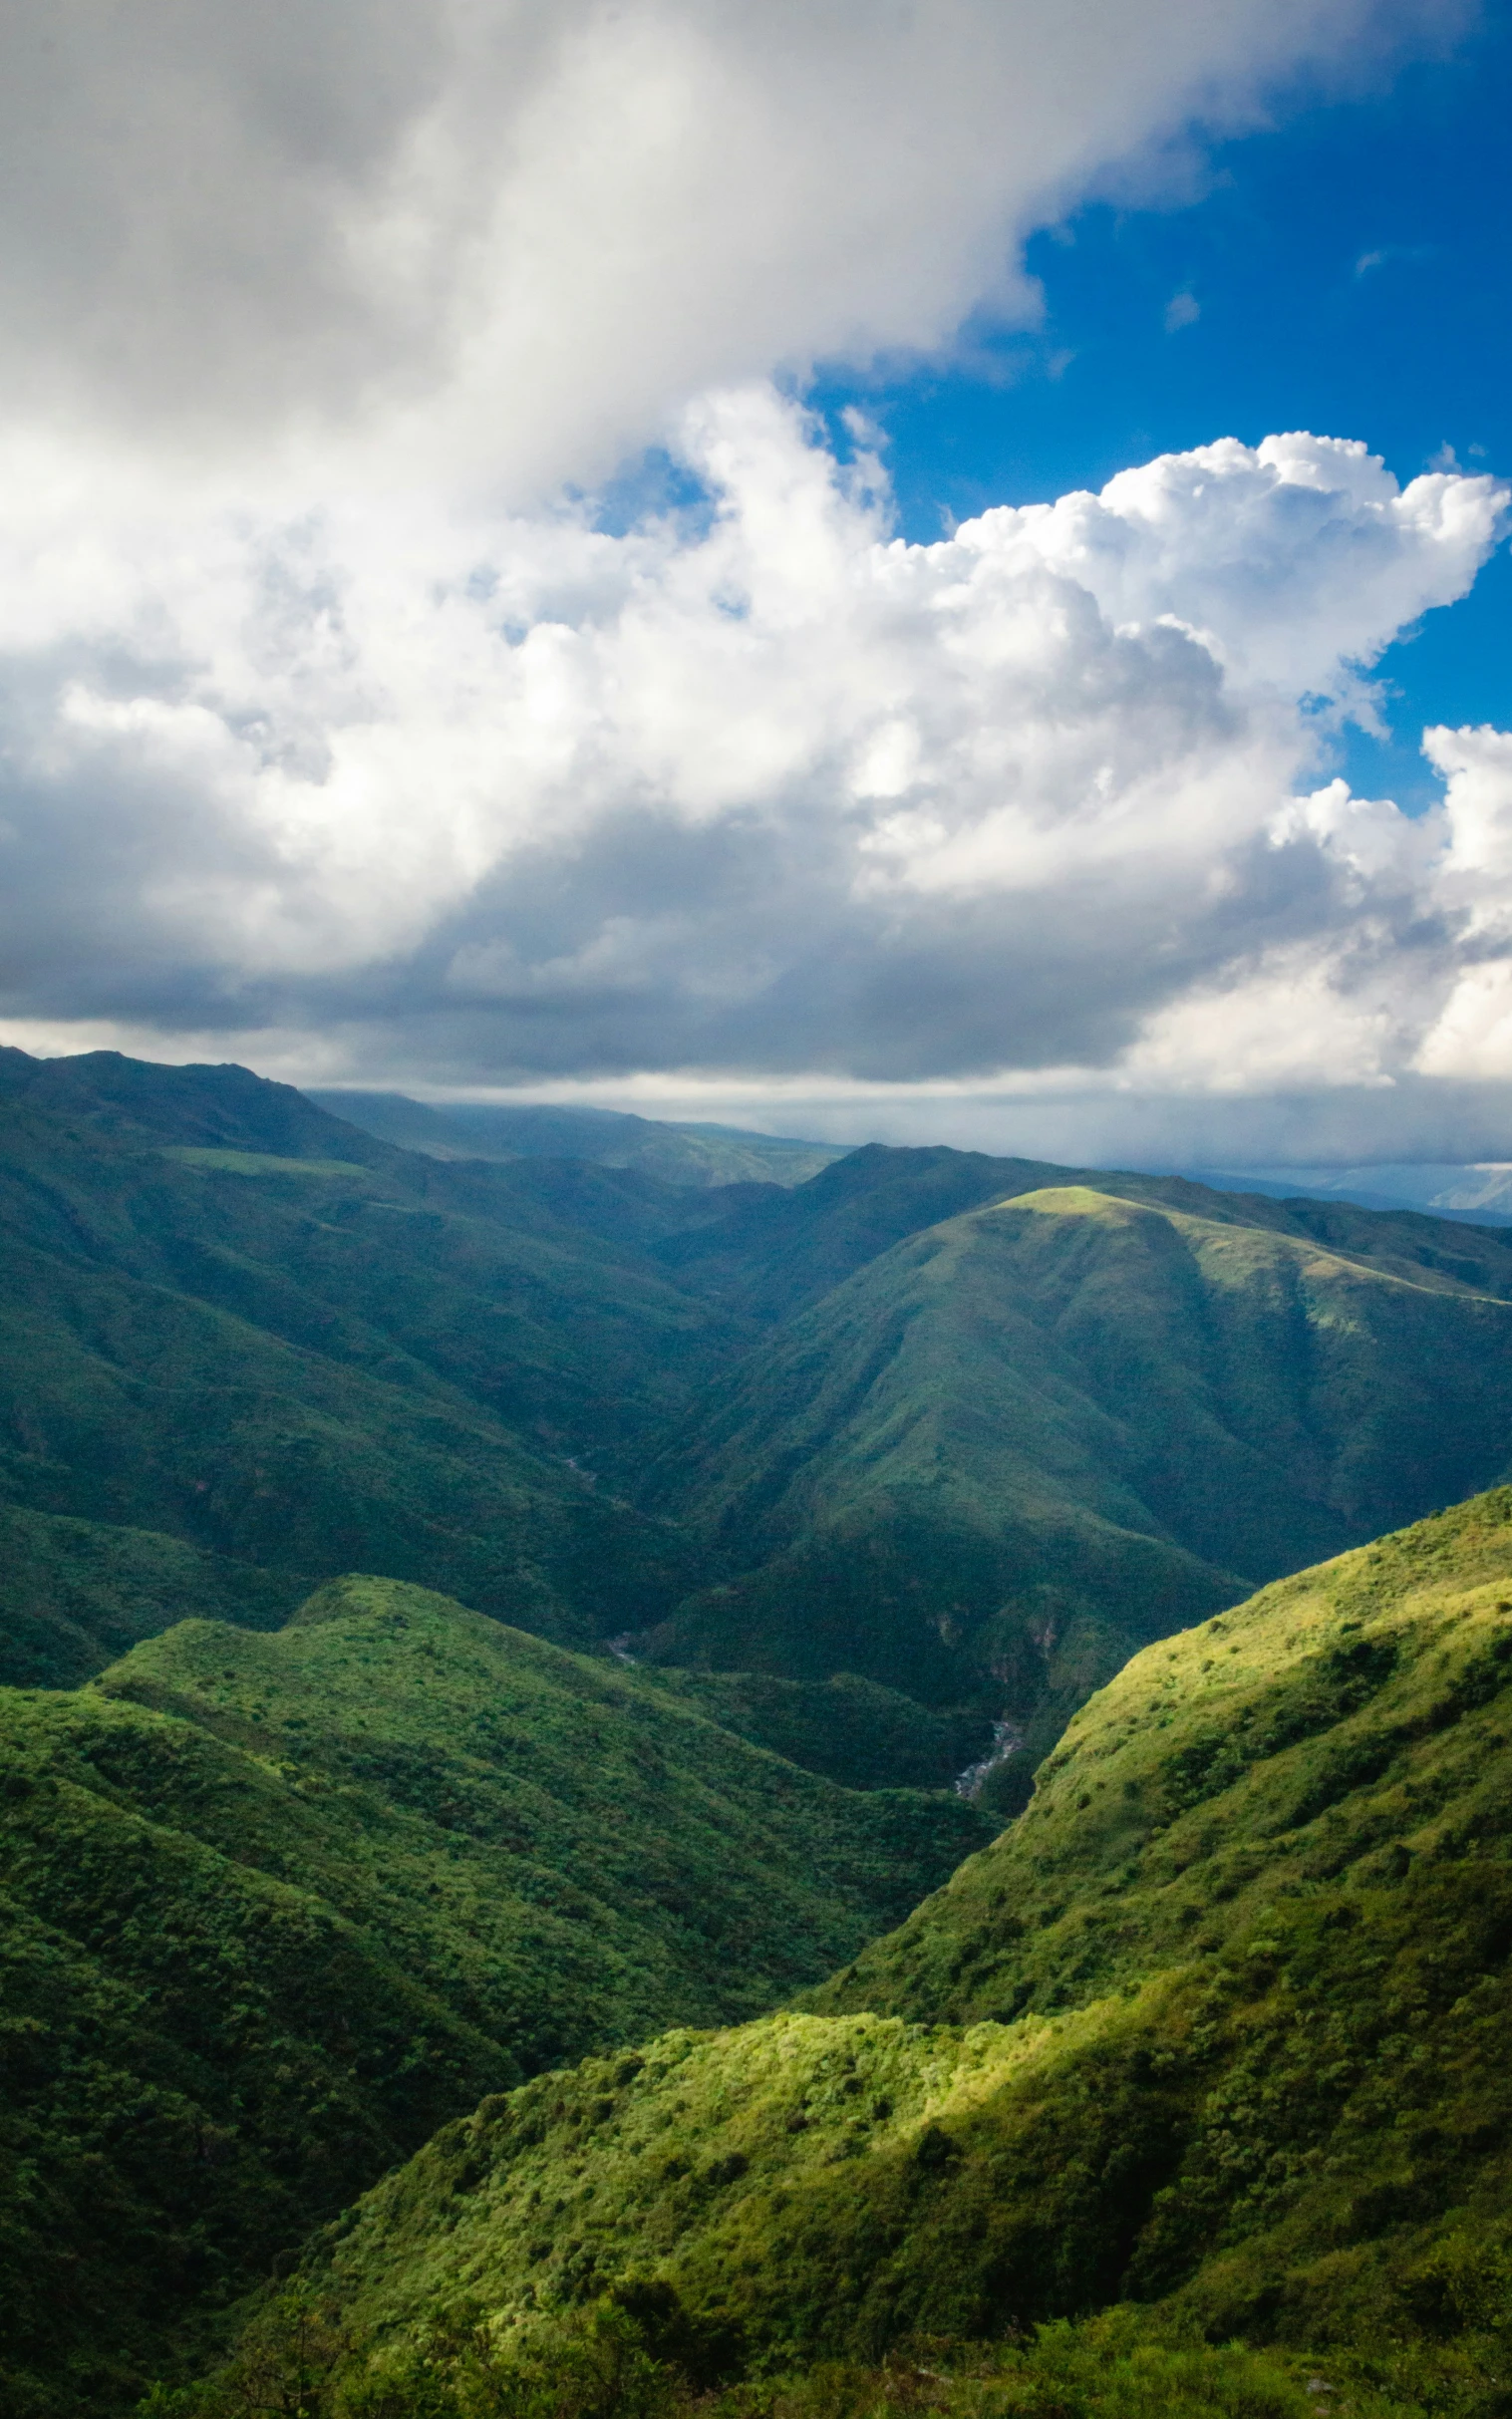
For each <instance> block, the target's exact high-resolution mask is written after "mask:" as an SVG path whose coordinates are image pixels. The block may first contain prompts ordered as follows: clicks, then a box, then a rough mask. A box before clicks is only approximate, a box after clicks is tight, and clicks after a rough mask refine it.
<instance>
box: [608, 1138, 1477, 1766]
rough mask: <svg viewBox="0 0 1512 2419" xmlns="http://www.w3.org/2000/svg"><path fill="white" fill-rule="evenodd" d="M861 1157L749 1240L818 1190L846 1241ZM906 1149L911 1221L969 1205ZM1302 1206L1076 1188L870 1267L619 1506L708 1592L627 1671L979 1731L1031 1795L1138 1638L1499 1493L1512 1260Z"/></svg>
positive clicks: (894, 1206)
mask: <svg viewBox="0 0 1512 2419" xmlns="http://www.w3.org/2000/svg"><path fill="white" fill-rule="evenodd" d="M866 1156H867V1154H864V1153H858V1154H856V1157H855V1158H854V1159H852V1160H850V1161H847V1162H845V1163H843V1165H842V1166H841V1167H839V1168H836V1169H833V1170H831V1171H829V1174H828V1175H827V1176H825V1177H823V1178H820V1179H818V1180H817V1181H816V1182H815V1183H814V1184H812V1185H809V1186H807V1187H805V1188H804V1190H803V1193H801V1194H799V1195H797V1196H795V1197H794V1199H793V1201H792V1204H791V1207H789V1205H788V1204H787V1203H786V1202H783V1203H781V1204H779V1205H773V1207H772V1208H771V1209H770V1210H763V1212H762V1216H763V1219H764V1220H765V1221H766V1223H767V1224H768V1226H769V1224H770V1222H771V1220H772V1219H773V1218H775V1217H776V1216H777V1215H778V1214H780V1215H781V1217H782V1218H783V1220H784V1221H785V1223H786V1225H787V1228H788V1230H789V1234H790V1235H791V1233H792V1230H793V1228H794V1225H795V1215H794V1213H795V1212H796V1211H797V1209H798V1207H799V1205H800V1204H802V1205H803V1206H804V1207H807V1208H811V1203H812V1200H813V1198H815V1197H816V1196H817V1195H818V1194H819V1192H820V1191H821V1189H828V1190H830V1191H831V1192H836V1193H840V1194H841V1199H840V1203H839V1208H838V1211H837V1215H836V1216H835V1218H834V1219H832V1220H831V1221H829V1222H827V1225H826V1226H825V1227H824V1228H823V1229H821V1230H819V1231H821V1232H825V1233H828V1234H830V1235H831V1236H833V1235H834V1234H836V1233H837V1232H838V1233H839V1234H847V1233H854V1231H855V1229H856V1228H857V1226H858V1225H859V1223H860V1219H859V1218H858V1216H857V1208H858V1206H862V1207H864V1205H865V1204H866V1203H867V1202H868V1200H869V1195H868V1194H866V1193H860V1194H859V1196H858V1177H859V1175H860V1173H861V1172H862V1171H861V1169H860V1168H859V1167H858V1161H861V1160H864V1159H865V1158H866ZM899 1156H906V1155H904V1154H883V1155H882V1157H883V1159H884V1162H885V1164H884V1167H883V1169H882V1170H881V1173H882V1176H883V1179H884V1181H883V1187H882V1193H883V1199H882V1205H881V1206H882V1209H883V1211H884V1213H885V1215H884V1218H883V1220H882V1221H880V1222H879V1223H880V1224H881V1228H882V1232H884V1233H885V1231H886V1223H887V1222H888V1221H895V1220H896V1218H897V1214H898V1211H899V1208H900V1206H901V1204H900V1201H899V1193H900V1189H901V1188H900V1185H899V1181H898V1179H899V1176H900V1175H901V1174H904V1173H906V1172H907V1171H904V1170H897V1169H895V1167H894V1166H893V1165H892V1164H891V1162H892V1161H894V1160H895V1159H896V1158H897V1157H899ZM925 1156H926V1158H927V1164H926V1165H925V1166H924V1167H923V1168H922V1169H921V1170H920V1171H919V1175H920V1179H921V1189H922V1191H923V1192H924V1195H925V1204H924V1205H925V1207H926V1208H927V1209H931V1210H932V1209H935V1208H937V1207H938V1206H939V1205H940V1192H941V1189H942V1187H947V1188H950V1189H955V1188H958V1187H960V1186H961V1185H963V1184H966V1185H970V1186H979V1185H980V1184H982V1183H983V1182H984V1181H985V1178H986V1173H987V1169H985V1168H983V1167H980V1166H972V1165H969V1164H965V1165H961V1166H957V1165H956V1163H955V1158H954V1155H953V1154H929V1155H925ZM988 1164H989V1166H990V1163H988ZM1019 1172H1021V1173H1022V1171H1019ZM1033 1172H1036V1173H1038V1172H1041V1171H1033ZM995 1181H997V1182H1001V1171H995ZM841 1188H843V1192H842V1190H841ZM1164 1191H1170V1192H1173V1193H1174V1195H1175V1198H1174V1199H1173V1200H1167V1199H1165V1198H1162V1197H1160V1196H1161V1194H1162V1192H1164ZM1141 1192H1143V1193H1147V1194H1148V1195H1149V1196H1150V1197H1147V1198H1141V1197H1138V1196H1139V1194H1140V1193H1141ZM805 1195H807V1196H809V1200H808V1201H806V1202H805V1199H804V1196H805ZM1305 1206H1306V1205H1280V1204H1259V1205H1251V1204H1248V1203H1243V1204H1239V1205H1238V1206H1236V1205H1235V1203H1234V1202H1233V1200H1232V1199H1231V1198H1230V1199H1228V1200H1225V1199H1224V1197H1222V1196H1218V1195H1212V1194H1203V1193H1202V1192H1201V1191H1200V1190H1199V1188H1197V1187H1194V1186H1189V1185H1181V1184H1179V1183H1173V1184H1172V1185H1169V1186H1162V1185H1161V1184H1160V1183H1159V1182H1158V1181H1157V1180H1154V1179H1150V1180H1142V1181H1141V1180H1136V1179H1125V1178H1121V1177H1105V1178H1102V1179H1100V1180H1099V1182H1098V1184H1097V1186H1096V1187H1095V1188H1094V1187H1093V1186H1091V1185H1089V1184H1087V1183H1085V1182H1083V1183H1078V1184H1061V1185H1056V1186H1039V1187H1037V1188H1035V1189H1031V1190H1027V1191H1020V1192H1016V1193H1013V1194H1011V1195H1009V1196H1008V1197H1006V1198H1005V1197H1001V1196H1000V1197H998V1198H995V1199H993V1200H991V1201H990V1202H988V1203H986V1204H984V1205H982V1206H979V1207H973V1208H970V1209H967V1210H965V1211H962V1212H958V1213H956V1214H954V1215H951V1216H948V1217H944V1218H940V1219H938V1220H936V1221H933V1222H931V1223H929V1224H927V1225H926V1226H924V1227H923V1228H922V1229H921V1230H919V1231H915V1232H913V1233H911V1234H908V1235H906V1236H905V1237H903V1238H902V1239H900V1240H898V1241H896V1242H893V1243H891V1244H890V1245H888V1246H886V1247H885V1248H881V1249H879V1250H877V1251H876V1252H875V1253H874V1254H873V1256H872V1257H870V1258H869V1259H867V1260H865V1261H864V1262H863V1263H862V1265H861V1266H860V1267H859V1268H858V1269H856V1270H855V1272H854V1273H853V1274H850V1275H848V1276H845V1277H843V1278H842V1279H840V1281H839V1282H837V1283H836V1284H834V1285H832V1286H831V1287H830V1288H829V1290H827V1291H826V1292H824V1293H822V1294H821V1295H820V1296H819V1298H818V1300H817V1301H816V1302H813V1303H812V1304H811V1305H810V1306H809V1307H808V1308H806V1309H801V1310H798V1311H796V1312H795V1313H793V1314H792V1315H791V1316H789V1317H788V1318H787V1319H786V1320H785V1321H784V1322H783V1324H782V1325H780V1326H779V1327H778V1328H777V1329H776V1330H775V1331H774V1332H773V1333H772V1334H770V1335H769V1337H768V1339H767V1340H766V1341H764V1342H763V1343H761V1344H759V1345H757V1346H756V1347H755V1348H754V1349H753V1350H752V1351H751V1352H749V1353H748V1354H747V1355H746V1356H745V1357H744V1358H742V1359H741V1360H740V1361H737V1362H735V1363H733V1364H732V1365H731V1366H730V1367H729V1368H728V1369H727V1370H725V1371H723V1372H720V1373H718V1374H717V1375H716V1376H715V1377H714V1378H712V1379H711V1381H710V1382H709V1384H708V1385H707V1386H706V1387H705V1388H704V1389H703V1391H702V1393H701V1395H700V1399H699V1402H698V1406H697V1410H696V1413H695V1414H692V1415H690V1416H689V1418H688V1419H687V1421H686V1423H685V1425H684V1427H683V1430H682V1433H681V1434H680V1435H678V1436H677V1437H676V1438H675V1439H674V1440H673V1441H672V1442H670V1443H669V1444H668V1445H667V1446H666V1447H664V1449H663V1452H662V1454H661V1455H660V1457H659V1459H658V1461H657V1462H656V1463H655V1464H654V1465H653V1469H652V1472H651V1474H650V1477H649V1479H648V1481H647V1483H646V1486H645V1487H644V1489H643V1493H642V1501H643V1502H644V1503H645V1504H647V1505H648V1506H649V1507H651V1508H654V1509H656V1510H659V1511H662V1512H664V1513H667V1514H668V1515H675V1516H676V1517H677V1518H678V1519H679V1520H680V1521H681V1522H682V1523H684V1524H685V1525H686V1526H687V1527H688V1528H689V1529H690V1530H691V1531H692V1532H693V1534H694V1535H696V1536H698V1537H700V1538H702V1539H704V1540H706V1541H707V1548H708V1552H709V1554H710V1556H711V1558H717V1559H718V1560H719V1561H721V1562H723V1564H724V1566H725V1571H726V1573H727V1574H728V1576H725V1577H723V1578H722V1580H721V1584H720V1585H718V1586H717V1587H715V1588H714V1589H711V1590H708V1591H706V1592H704V1593H702V1594H698V1595H695V1596H694V1597H692V1598H691V1599H690V1600H688V1601H687V1602H686V1603H685V1604H684V1605H683V1606H682V1607H680V1608H679V1610H678V1612H677V1613H676V1614H675V1615H674V1617H673V1618H672V1620H671V1621H670V1622H669V1623H668V1624H667V1625H666V1626H665V1627H663V1628H662V1629H661V1630H659V1631H657V1632H655V1633H653V1635H652V1637H651V1638H650V1640H649V1641H648V1649H649V1651H650V1652H651V1653H652V1654H653V1655H655V1656H656V1657H657V1658H658V1659H659V1660H665V1661H667V1662H668V1663H694V1664H705V1663H707V1664H710V1665H713V1666H715V1667H721V1666H723V1667H726V1668H747V1667H750V1668H756V1669H764V1670H774V1671H781V1672H786V1673H789V1674H803V1675H805V1676H820V1675H823V1674H825V1673H827V1672H833V1671H836V1670H848V1671H854V1672H859V1673H862V1674H865V1675H868V1676H870V1677H872V1678H875V1679H880V1680H886V1681H890V1682H891V1683H892V1684H894V1685H897V1684H900V1683H901V1684H902V1685H903V1686H905V1687H906V1688H908V1689H910V1690H911V1691H912V1692H913V1693H914V1694H916V1695H918V1696H919V1697H921V1698H922V1699H924V1700H925V1701H927V1702H935V1703H952V1702H961V1701H977V1702H979V1703H981V1704H982V1705H983V1706H984V1708H986V1707H988V1706H989V1705H990V1706H991V1707H992V1708H993V1709H994V1710H998V1709H1000V1708H1001V1709H1002V1710H1004V1711H1006V1712H1007V1713H1009V1714H1010V1715H1011V1716H1012V1717H1013V1719H1014V1720H1015V1722H1016V1723H1018V1724H1019V1725H1020V1726H1021V1727H1022V1730H1023V1734H1024V1743H1023V1745H1022V1747H1021V1749H1020V1753H1019V1766H1020V1770H1021V1771H1022V1772H1025V1773H1026V1774H1027V1771H1028V1770H1029V1769H1032V1768H1033V1765H1034V1763H1035V1762H1037V1761H1038V1759H1039V1755H1040V1754H1041V1753H1043V1752H1044V1751H1045V1749H1046V1748H1047V1747H1048V1746H1049V1745H1050V1744H1051V1743H1052V1741H1053V1739H1054V1737H1055V1736H1056V1735H1057V1734H1058V1730H1059V1728H1060V1726H1061V1725H1062V1723H1063V1721H1064V1720H1065V1718H1066V1716H1067V1714H1068V1713H1069V1711H1070V1710H1071V1709H1072V1708H1073V1706H1074V1705H1075V1704H1076V1703H1078V1702H1079V1701H1080V1700H1081V1699H1082V1698H1083V1697H1084V1696H1085V1695H1086V1694H1087V1693H1088V1691H1089V1689H1090V1688H1091V1687H1093V1686H1095V1685H1096V1684H1097V1683H1098V1682H1099V1681H1101V1680H1102V1679H1105V1678H1107V1677H1109V1676H1110V1675H1111V1673H1112V1672H1113V1671H1115V1670H1116V1669H1117V1668H1118V1667H1119V1665H1120V1664H1121V1663H1123V1662H1124V1661H1125V1659H1126V1658H1127V1656H1128V1655H1129V1654H1131V1653H1132V1652H1133V1651H1134V1650H1135V1649H1136V1648H1138V1647H1139V1646H1142V1645H1144V1644H1146V1643H1148V1641H1149V1640H1151V1639H1153V1638H1157V1637H1160V1636H1162V1635H1164V1634H1165V1633H1167V1632H1169V1631H1171V1630H1174V1629H1178V1628H1181V1627H1183V1626H1185V1625H1187V1624H1189V1623H1190V1622H1191V1621H1193V1620H1194V1619H1197V1618H1200V1617H1201V1616H1202V1615H1204V1614H1206V1613H1210V1612H1212V1611H1215V1610H1217V1609H1218V1608H1219V1607H1220V1606H1222V1605H1224V1604H1227V1603H1232V1602H1233V1601H1235V1599H1237V1598H1238V1597H1241V1596H1243V1595H1244V1594H1245V1593H1246V1591H1247V1589H1248V1588H1250V1587H1252V1586H1253V1585H1254V1584H1255V1583H1256V1582H1257V1581H1261V1580H1264V1579H1267V1578H1270V1577H1272V1576H1274V1575H1276V1574H1277V1573H1279V1572H1282V1571H1286V1570H1288V1569H1295V1568H1296V1567H1298V1566H1299V1565H1301V1564H1305V1563H1308V1562H1310V1561H1312V1560H1314V1559H1316V1558H1317V1557H1318V1556H1320V1555H1324V1554H1328V1553H1331V1552H1335V1551H1337V1550H1338V1549H1339V1548H1341V1547H1343V1546H1346V1545H1349V1544H1351V1543H1354V1542H1357V1541H1359V1540H1360V1539H1361V1538H1362V1537H1365V1536H1369V1535H1371V1534H1373V1533H1374V1532H1376V1531H1378V1530H1380V1529H1382V1528H1385V1527H1390V1526H1394V1525H1396V1524H1397V1523H1399V1522H1400V1521H1402V1520H1406V1519H1411V1518H1413V1517H1416V1516H1418V1515H1420V1514H1422V1513H1423V1512H1426V1511H1429V1510H1431V1509H1433V1508H1435V1507H1436V1506H1437V1505H1439V1504H1441V1503H1443V1502H1445V1501H1448V1500H1453V1499H1455V1498H1456V1497H1459V1496H1462V1495H1464V1494H1466V1493H1467V1492H1469V1491H1470V1490H1471V1489H1472V1488H1474V1487H1476V1486H1478V1485H1484V1484H1485V1483H1486V1482H1487V1481H1488V1480H1490V1479H1493V1478H1495V1477H1497V1476H1499V1475H1500V1474H1501V1472H1502V1471H1503V1469H1504V1468H1505V1466H1506V1463H1507V1458H1508V1446H1509V1439H1512V1304H1509V1302H1508V1301H1507V1300H1506V1299H1505V1297H1504V1295H1503V1294H1501V1293H1498V1292H1495V1291H1492V1290H1491V1288H1492V1286H1495V1287H1500V1288H1505V1287H1506V1286H1507V1282H1508V1277H1509V1274H1512V1254H1509V1253H1508V1251H1507V1248H1506V1246H1504V1245H1503V1244H1502V1243H1501V1242H1500V1239H1499V1238H1491V1237H1487V1238H1484V1239H1483V1240H1484V1243H1485V1246H1486V1249H1485V1251H1484V1253H1483V1255H1482V1256H1481V1258H1480V1259H1478V1260H1477V1259H1474V1258H1471V1257H1469V1256H1468V1255H1467V1253H1466V1250H1465V1237H1464V1234H1463V1231H1462V1230H1461V1232H1460V1233H1459V1234H1457V1235H1456V1237H1455V1244H1456V1246H1457V1247H1458V1248H1457V1250H1452V1251H1451V1250H1446V1249H1443V1248H1439V1249H1437V1250H1435V1251H1433V1252H1432V1253H1431V1254H1428V1253H1427V1252H1426V1248H1425V1247H1426V1245H1427V1241H1428V1239H1427V1238H1425V1237H1422V1236H1419V1235H1416V1234H1413V1233H1411V1232H1403V1226H1405V1227H1407V1228H1408V1229H1410V1228H1412V1227H1414V1226H1417V1225H1423V1226H1425V1225H1427V1223H1428V1222H1427V1221H1420V1222H1419V1221H1405V1222H1396V1221H1389V1220H1372V1219H1371V1218H1370V1215H1369V1213H1368V1212H1360V1211H1354V1212H1337V1211H1335V1210H1333V1209H1332V1208H1329V1209H1323V1210H1322V1212H1321V1215H1320V1216H1319V1217H1318V1218H1317V1219H1316V1220H1310V1221H1309V1222H1308V1223H1307V1224H1304V1221H1303V1218H1302V1217H1301V1216H1299V1215H1298V1214H1297V1212H1298V1210H1299V1208H1302V1209H1304V1210H1305ZM1252 1208H1253V1209H1254V1211H1255V1213H1256V1214H1254V1215H1252V1214H1251V1211H1252ZM1284 1210H1285V1211H1288V1212H1289V1214H1288V1215H1283V1214H1282V1213H1283V1211H1284ZM708 1232H709V1231H708V1230H705V1233H704V1238H703V1239H704V1240H705V1241H707V1240H708ZM814 1234H815V1229H814V1227H813V1225H812V1224H810V1225H809V1226H808V1228H807V1230H806V1232H804V1233H802V1234H801V1235H800V1236H799V1237H798V1238H797V1239H796V1242H795V1243H794V1247H793V1249H794V1254H795V1253H796V1243H797V1242H800V1243H801V1245H802V1247H803V1251H804V1253H805V1254H806V1256H807V1257H808V1259H809V1263H810V1265H812V1262H813V1259H814V1258H815V1257H816V1254H815V1253H814V1250H813V1238H814ZM871 1235H872V1239H873V1240H880V1237H879V1235H878V1230H877V1227H876V1226H873V1228H872V1230H871ZM1414 1245H1415V1246H1416V1250H1417V1252H1418V1253H1419V1254H1423V1255H1424V1256H1413V1252H1412V1246H1414ZM831 1265H833V1264H831ZM787 1266H788V1268H789V1269H790V1270H791V1269H793V1268H794V1266H795V1258H794V1256H793V1254H790V1256H789V1259H788V1262H787ZM1488 1280H1489V1282H1488ZM1009 1778H1010V1776H1009V1775H1008V1774H1007V1773H1005V1774H1004V1775H1003V1777H1002V1782H1001V1783H1000V1786H1001V1785H1004V1784H1007V1783H1008V1782H1009ZM1023 1786H1024V1782H1023V1780H1020V1779H1015V1780H1014V1781H1013V1783H1012V1787H1013V1789H1015V1790H1017V1791H1019V1792H1020V1793H1021V1794H1020V1795H1019V1796H1018V1797H1017V1798H1015V1797H1014V1796H1013V1795H1010V1796H1008V1797H1006V1798H1005V1799H1004V1800H1003V1802H1004V1803H1005V1805H1006V1806H1008V1807H1011V1806H1012V1805H1013V1804H1014V1803H1016V1802H1022V1789H1023Z"/></svg>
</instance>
